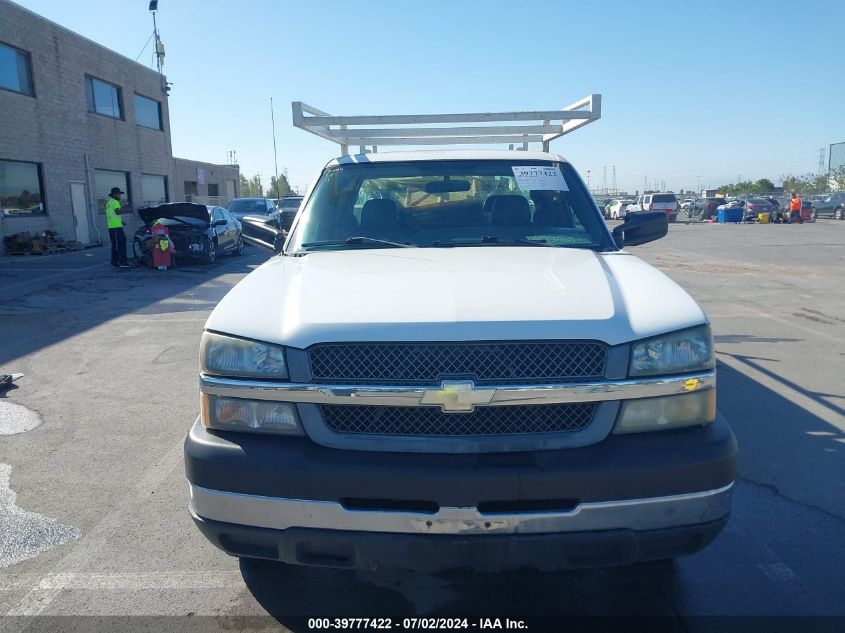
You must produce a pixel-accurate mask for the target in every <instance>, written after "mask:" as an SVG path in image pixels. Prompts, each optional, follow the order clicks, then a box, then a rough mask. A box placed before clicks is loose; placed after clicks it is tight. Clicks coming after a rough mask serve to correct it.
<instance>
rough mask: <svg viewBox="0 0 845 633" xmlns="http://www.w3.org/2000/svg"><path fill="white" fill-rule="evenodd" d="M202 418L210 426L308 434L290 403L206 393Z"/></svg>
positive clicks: (213, 427) (255, 431) (201, 406)
mask: <svg viewBox="0 0 845 633" xmlns="http://www.w3.org/2000/svg"><path fill="white" fill-rule="evenodd" d="M200 417H201V419H202V423H203V425H205V426H206V427H207V428H212V429H220V430H222V431H247V432H252V433H272V434H275V435H304V433H303V431H302V426H300V424H299V416H298V415H297V413H296V406H295V405H294V404H292V403H290V402H269V401H265V400H244V399H242V398H224V397H221V396H212V395H210V394H207V393H204V394H202V399H201V404H200Z"/></svg>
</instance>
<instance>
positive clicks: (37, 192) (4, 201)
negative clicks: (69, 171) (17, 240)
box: [0, 160, 45, 218]
mask: <svg viewBox="0 0 845 633" xmlns="http://www.w3.org/2000/svg"><path fill="white" fill-rule="evenodd" d="M0 209H2V210H3V215H4V216H6V217H7V218H8V217H12V218H16V217H21V216H29V215H38V214H41V213H44V212H45V209H44V180H43V178H42V177H41V166H40V165H38V164H36V163H21V162H18V161H13V160H0Z"/></svg>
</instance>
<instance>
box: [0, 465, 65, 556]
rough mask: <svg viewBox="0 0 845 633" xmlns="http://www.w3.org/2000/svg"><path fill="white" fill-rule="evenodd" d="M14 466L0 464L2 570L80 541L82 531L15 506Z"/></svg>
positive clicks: (0, 553)
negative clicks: (12, 481)
mask: <svg viewBox="0 0 845 633" xmlns="http://www.w3.org/2000/svg"><path fill="white" fill-rule="evenodd" d="M11 473H12V467H11V466H9V465H8V464H0V568H2V567H8V566H10V565H14V564H15V563H19V562H21V561H23V560H26V559H27V558H32V557H33V556H37V555H38V554H40V553H42V552H45V551H47V550H48V549H51V548H53V547H56V546H57V545H62V544H63V543H67V542H68V541H73V540H76V539H78V538H79V537H80V535H81V532H80V531H79V530H78V529H77V528H74V527H70V526H67V525H62V524H61V523H59V522H58V521H56V520H55V519H51V518H50V517H45V516H44V515H41V514H37V513H35V512H27V511H26V510H22V509H21V508H18V507H17V506H16V505H15V499H16V498H17V494H16V493H15V492H14V491H13V490H12V489H11V488H10V487H9V483H10V475H11Z"/></svg>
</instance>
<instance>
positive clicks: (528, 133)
mask: <svg viewBox="0 0 845 633" xmlns="http://www.w3.org/2000/svg"><path fill="white" fill-rule="evenodd" d="M291 106H292V108H293V124H294V125H295V126H296V127H298V128H300V129H303V130H305V131H306V132H311V134H316V135H317V136H319V137H320V138H324V139H326V140H328V141H332V142H334V143H337V144H338V145H340V147H341V152H342V154H343V155H344V156H346V155H348V154H349V146H350V145H352V146H355V145H358V146H359V148H360V153H361V154H367V153H370V152H376V151H378V147H379V146H384V145H489V144H502V143H507V144H510V145H511V148H512V147H513V145H516V144H520V143H521V144H522V147H521V149H523V150H527V149H528V143H542V146H543V151H544V152H548V151H549V143H550V142H551V141H553V140H554V139H556V138H559V137H561V136H563V135H564V134H569V133H570V132H574V131H575V130H577V129H578V128H580V127H583V126H585V125H587V124H588V123H592V122H593V121H598V120H599V119H600V118H601V95H600V94H593V95H589V96H587V97H584V98H583V99H581V100H579V101H576V102H575V103H573V104H571V105H568V106H566V107H565V108H563V109H562V110H538V111H529V112H476V113H468V114H387V115H362V116H334V115H331V114H329V113H327V112H323V111H322V110H318V109H317V108H314V107H312V106H310V105H308V104H306V103H303V102H302V101H294V102H293V103H292V104H291ZM439 123H449V124H463V125H460V126H459V125H451V126H449V127H439V126H436V125H434V124H439ZM466 124H474V125H466ZM479 124H480V125H479ZM491 124H498V125H491ZM389 126H396V127H389ZM398 126H414V127H398ZM368 147H369V149H368Z"/></svg>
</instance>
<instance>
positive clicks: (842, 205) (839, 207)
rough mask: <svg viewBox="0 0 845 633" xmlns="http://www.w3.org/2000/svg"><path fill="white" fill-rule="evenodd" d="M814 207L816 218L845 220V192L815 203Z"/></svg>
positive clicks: (831, 195) (833, 194)
mask: <svg viewBox="0 0 845 633" xmlns="http://www.w3.org/2000/svg"><path fill="white" fill-rule="evenodd" d="M813 207H814V209H815V212H816V216H822V217H827V216H830V217H833V218H836V219H837V220H845V215H844V214H843V210H845V191H839V192H837V193H832V194H830V195H829V196H827V197H826V198H824V199H823V200H821V201H818V202H814V203H813Z"/></svg>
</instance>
